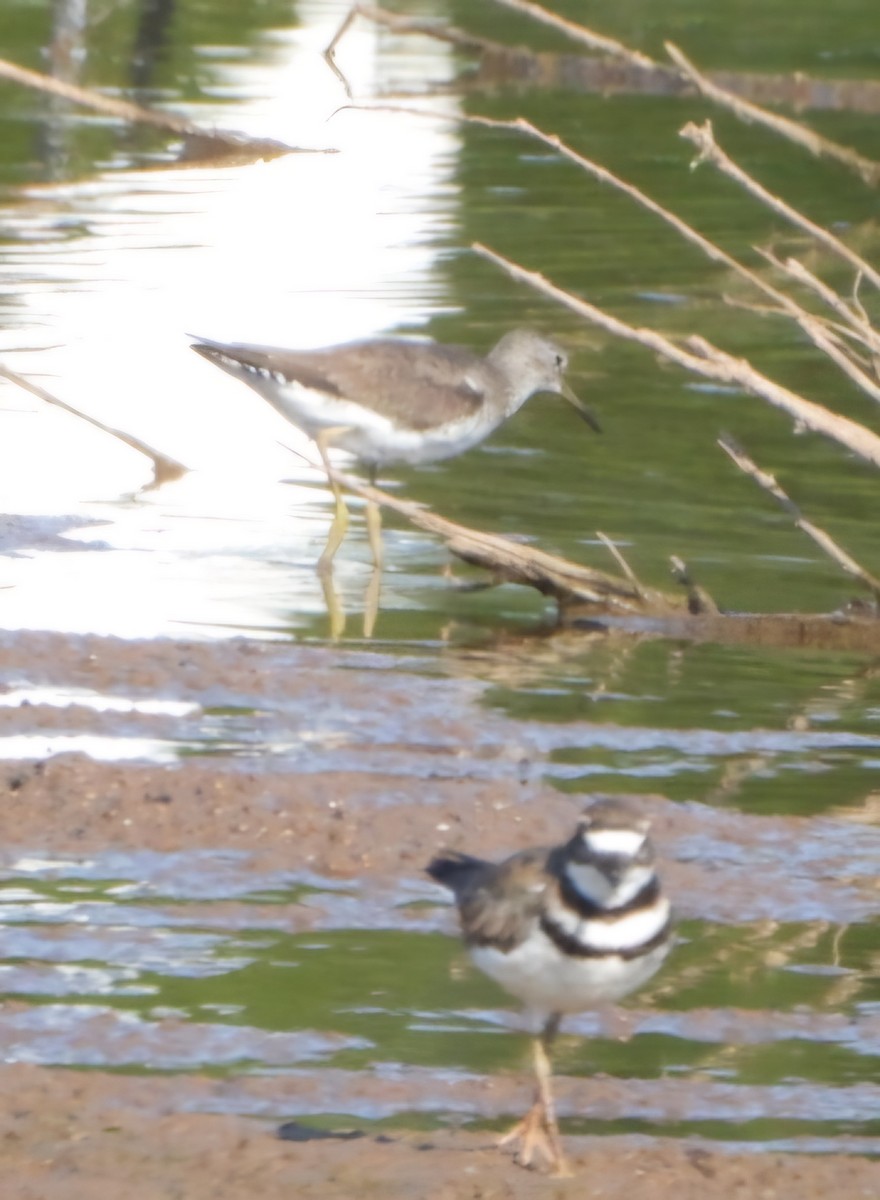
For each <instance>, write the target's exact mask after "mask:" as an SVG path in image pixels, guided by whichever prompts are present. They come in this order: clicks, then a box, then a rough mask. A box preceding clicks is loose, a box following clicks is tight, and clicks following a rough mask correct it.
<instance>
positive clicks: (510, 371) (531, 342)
mask: <svg viewBox="0 0 880 1200" xmlns="http://www.w3.org/2000/svg"><path fill="white" fill-rule="evenodd" d="M488 357H489V361H490V362H491V363H493V364H494V366H496V367H497V368H498V369H499V370H500V371H502V372H503V373H504V374H505V375H506V376H507V377H508V379H509V380H510V383H511V396H512V403H511V408H510V411H511V412H515V411H516V409H518V408H519V407H520V405H522V404H524V403H525V401H526V400H528V398H529V397H530V396H534V395H535V393H536V392H556V394H557V395H559V396H564V397H565V399H566V400H567V401H568V402H569V404H571V405H572V406H573V407H574V408H576V409H577V411H578V412H579V413H580V415H581V416H582V417H583V419H584V420H585V421H586V422H587V424H588V425H591V426H592V427H593V429H595V430H596V432H597V433H598V432H600V431H601V427H600V425H599V422H598V421H597V420H596V418H595V417H594V415H593V414H592V412H591V411H590V410H589V408H587V406H586V405H585V404H583V403H582V402H581V401H580V400H579V399H578V397H577V396H576V395H575V394H574V392H573V391H572V390H571V388H570V387H569V386H568V384H567V383H566V382H565V372H566V370H567V368H568V355H567V354H566V352H565V351H564V350H563V349H562V347H561V346H559V345H558V344H557V343H556V342H554V341H551V339H550V338H547V337H544V336H543V334H540V333H535V332H534V330H531V329H514V330H512V331H511V332H510V333H506V334H505V335H504V337H503V338H502V339H501V341H500V342H498V344H497V345H496V346H494V347H493V348H492V350H490V351H489V356H488Z"/></svg>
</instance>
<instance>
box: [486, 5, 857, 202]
mask: <svg viewBox="0 0 880 1200" xmlns="http://www.w3.org/2000/svg"><path fill="white" fill-rule="evenodd" d="M499 2H500V3H505V2H507V0H499ZM665 46H666V53H667V54H668V55H669V57H670V58H671V59H672V61H673V62H674V63H675V65H676V66H677V67H678V69H679V71H681V73H682V75H683V76H684V77H685V78H686V79H688V80H690V82H691V83H692V84H693V85H694V87H696V88H697V90H698V91H699V92H700V93H701V94H702V95H703V96H705V97H706V99H707V100H711V101H712V102H713V103H714V104H718V105H720V106H721V107H722V108H727V109H729V110H730V111H731V112H732V113H733V114H734V115H735V116H737V117H739V119H740V120H741V121H745V122H746V124H755V125H764V126H766V127H767V128H768V129H772V130H773V132H774V133H778V134H780V136H782V137H785V138H788V139H789V141H792V142H795V143H796V144H797V145H798V146H803V147H804V149H806V150H808V151H809V152H810V154H814V155H815V156H816V157H817V158H819V157H824V158H833V159H835V160H836V161H837V162H840V163H843V164H844V166H847V167H849V168H850V169H851V170H854V171H856V172H858V174H859V175H860V176H861V177H862V179H863V180H864V181H865V183H868V184H871V185H872V186H876V185H877V183H880V163H878V162H874V161H873V159H870V158H863V157H862V155H861V154H858V153H857V152H856V151H855V150H852V149H850V147H849V146H841V145H840V143H839V142H832V141H830V140H829V139H828V138H825V137H822V136H821V134H818V133H816V132H815V130H812V129H810V128H809V126H807V125H804V124H802V123H801V122H800V121H793V120H792V119H791V118H790V117H781V116H778V115H777V114H776V113H772V112H770V111H769V110H768V109H766V108H761V106H760V105H758V104H753V103H752V102H751V101H750V100H743V99H741V98H740V97H739V96H735V95H734V94H733V92H729V91H728V90H727V89H726V88H723V87H719V85H718V84H717V83H713V82H712V80H711V79H708V78H707V77H706V76H705V75H704V74H703V73H702V72H701V71H699V70H698V69H697V68H696V67H695V66H694V64H693V63H692V62H691V60H690V59H689V58H688V57H687V56H686V55H685V54H683V53H682V51H681V50H680V49H679V48H678V46H676V45H675V44H674V43H673V42H666V43H665Z"/></svg>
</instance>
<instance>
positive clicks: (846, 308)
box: [755, 246, 880, 354]
mask: <svg viewBox="0 0 880 1200" xmlns="http://www.w3.org/2000/svg"><path fill="white" fill-rule="evenodd" d="M755 249H756V250H757V252H758V254H760V255H761V257H762V258H764V259H766V261H767V262H768V263H770V265H771V266H772V267H774V268H775V269H776V270H777V271H781V272H782V273H783V274H785V275H788V276H789V278H791V279H794V280H795V281H796V282H797V283H800V284H803V286H804V287H807V288H809V289H810V290H811V291H812V292H814V293H815V294H816V295H817V296H818V297H819V299H820V300H821V301H822V302H823V303H824V304H826V305H827V306H828V308H830V309H831V310H832V312H835V313H837V315H838V316H839V317H841V318H842V320H843V322H844V324H845V326H846V327H847V328H845V329H844V328H842V327H838V328H840V332H841V333H843V334H845V335H846V336H848V337H851V338H853V339H855V340H856V341H859V342H861V343H862V345H864V346H866V347H867V348H868V349H869V350H870V351H871V352H872V353H873V354H880V332H878V330H876V329H875V328H874V327H873V325H871V323H870V321H869V320H868V318H867V315H866V314H865V310H864V309H863V308H862V307H861V305H859V307H858V311H857V310H856V309H855V308H854V307H853V306H852V305H850V304H848V303H847V301H846V300H844V298H843V296H841V295H840V294H839V292H835V290H834V288H832V287H829V286H828V284H827V283H825V281H824V280H823V279H819V277H818V276H817V275H814V274H813V272H812V271H810V270H808V269H807V268H806V267H805V266H804V264H803V263H802V262H800V261H799V260H798V259H796V258H786V259H785V260H784V261H783V260H782V259H781V258H777V257H776V255H775V254H774V253H773V252H772V251H771V250H766V249H763V248H762V247H760V246H756V247H755Z"/></svg>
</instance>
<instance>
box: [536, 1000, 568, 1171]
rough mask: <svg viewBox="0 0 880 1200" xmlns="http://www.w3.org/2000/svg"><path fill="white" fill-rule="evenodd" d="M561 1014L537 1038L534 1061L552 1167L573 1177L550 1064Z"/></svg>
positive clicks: (556, 1014)
mask: <svg viewBox="0 0 880 1200" xmlns="http://www.w3.org/2000/svg"><path fill="white" fill-rule="evenodd" d="M560 1020H561V1018H560V1015H559V1013H553V1014H552V1015H551V1016H550V1019H549V1020H548V1021H547V1024H546V1025H545V1026H544V1029H543V1031H542V1033H541V1036H540V1037H539V1038H535V1043H534V1056H535V1057H534V1061H535V1076H536V1078H537V1082H538V1087H537V1102H538V1104H539V1105H540V1106H541V1109H542V1111H543V1127H544V1133H545V1135H546V1140H547V1143H548V1145H549V1147H550V1159H551V1166H552V1168H553V1174H554V1175H556V1176H565V1175H571V1170H570V1169H569V1166H568V1163H567V1162H566V1161H565V1154H564V1153H563V1150H562V1141H561V1139H560V1137H559V1124H558V1122H557V1120H556V1102H555V1101H554V1099H553V1067H552V1064H551V1062H550V1050H551V1048H552V1046H553V1042H554V1041H555V1040H556V1035H557V1033H558V1032H559V1022H560Z"/></svg>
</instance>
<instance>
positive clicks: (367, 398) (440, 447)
mask: <svg viewBox="0 0 880 1200" xmlns="http://www.w3.org/2000/svg"><path fill="white" fill-rule="evenodd" d="M192 348H193V350H195V351H196V353H197V354H201V355H202V357H203V358H206V359H207V360H208V361H209V362H212V363H214V364H215V366H218V367H220V368H221V369H222V370H224V371H227V372H228V373H229V374H230V375H233V376H234V377H235V378H236V379H241V380H243V381H244V382H245V383H247V384H249V385H250V386H251V387H252V388H253V389H254V391H256V392H258V393H259V394H260V395H261V396H262V397H263V398H264V399H265V400H268V401H269V403H270V404H271V405H272V407H273V408H275V409H277V411H278V412H280V413H281V415H282V416H283V417H286V418H287V420H288V421H290V422H291V423H292V424H293V425H296V426H297V427H298V428H299V429H301V430H302V431H303V432H304V433H306V434H307V435H308V436H309V437H310V438H311V439H312V440H313V441H314V442H315V445H316V446H317V448H318V453H319V454H320V456H321V461H322V462H323V463H324V466H325V468H326V467H327V465H328V457H327V456H328V451H329V450H330V449H331V448H332V447H339V448H340V449H342V450H347V451H349V452H350V453H351V454H353V455H354V456H355V457H356V458H358V459H360V460H361V461H362V462H364V463H365V464H366V465H367V466H368V468H369V471H370V477H371V479H373V478H374V477H375V472H376V471H377V470H378V468H380V467H383V466H384V465H385V464H386V463H390V462H406V463H414V464H418V463H427V462H436V461H439V460H440V459H444V458H452V457H453V456H455V455H456V454H461V453H463V452H464V451H465V450H469V449H470V448H471V447H472V446H476V445H477V443H478V442H481V441H482V440H483V439H484V438H486V437H488V435H489V434H490V433H492V431H493V430H494V429H496V428H497V427H498V426H499V425H500V424H501V423H502V421H504V420H506V418H507V417H510V416H512V415H513V413H515V412H516V411H517V410H518V409H519V408H521V407H522V405H523V404H525V402H526V400H528V399H529V398H530V397H531V396H533V395H534V394H535V393H536V392H557V393H559V394H560V395H563V396H564V397H565V398H566V399H567V400H568V401H569V402H570V403H571V404H572V405H574V407H575V408H577V409H578V411H579V412H580V413H581V415H582V416H583V417H584V419H585V420H586V421H587V422H588V423H589V424H591V425H593V426H594V427H595V428H598V426H597V424H596V420H595V418H594V417H593V415H592V413H591V412H590V411H589V409H587V408H586V407H585V406H584V405H583V404H582V403H581V401H580V400H579V399H578V398H577V396H576V395H575V394H574V392H573V391H572V390H571V388H569V386H568V384H567V383H566V382H565V380H564V378H563V376H564V373H565V369H566V367H567V365H568V359H567V357H566V355H565V352H564V351H563V350H562V349H561V348H560V347H559V346H557V345H556V343H555V342H552V341H550V340H549V339H548V338H545V337H542V336H541V335H540V334H537V333H532V332H530V331H529V330H525V329H517V330H514V331H513V332H511V333H507V334H505V335H504V337H503V338H501V340H500V341H499V342H498V344H497V345H496V346H495V347H494V348H493V349H492V350H490V351H489V353H488V354H487V355H486V357H485V358H483V357H481V356H480V355H478V354H474V353H473V352H472V351H471V350H467V349H465V348H464V347H463V346H446V345H440V344H439V343H437V342H429V341H426V342H409V341H403V340H395V339H392V338H376V339H372V340H369V341H362V342H351V343H349V344H347V345H343V346H329V347H325V348H324V349H320V350H284V349H281V348H278V347H274V346H249V345H239V344H228V345H227V344H225V343H223V342H213V341H209V340H208V339H206V338H203V339H201V340H199V341H197V342H195V343H194V344H193V347H192ZM328 474H329V473H328ZM330 482H331V487H332V488H333V494H334V497H335V501H336V514H335V517H334V520H333V525H332V526H331V529H330V535H329V537H328V539H327V545H326V547H325V548H324V552H323V553H322V555H321V557H320V559H319V561H318V566H319V568H324V567H328V566H329V564H330V563H331V562H332V560H333V556H334V555H335V553H336V551H337V550H338V549H339V546H340V544H341V543H342V540H343V538H344V537H345V532H346V529H347V527H348V510H347V508H346V506H345V502H344V500H343V498H342V493H341V492H340V490H339V486H338V484H337V483H335V481H334V480H333V478H332V476H330ZM367 526H368V531H369V537H370V546H371V549H372V551H373V558H374V561H375V563H376V565H377V566H379V565H380V563H381V543H380V537H379V529H380V526H379V517H378V510H376V509H375V508H374V507H373V506H368V508H367Z"/></svg>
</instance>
